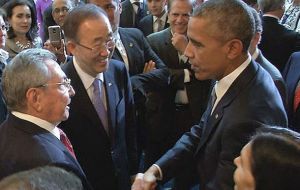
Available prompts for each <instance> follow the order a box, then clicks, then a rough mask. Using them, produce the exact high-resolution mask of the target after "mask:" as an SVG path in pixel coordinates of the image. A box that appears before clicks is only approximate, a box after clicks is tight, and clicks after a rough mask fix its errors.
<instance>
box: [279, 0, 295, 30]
mask: <svg viewBox="0 0 300 190" xmlns="http://www.w3.org/2000/svg"><path fill="white" fill-rule="evenodd" d="M280 23H281V24H283V25H284V26H285V27H286V28H287V29H290V30H294V31H295V32H298V33H300V0H291V1H290V2H288V1H286V3H285V11H284V13H283V16H282V18H281V20H280Z"/></svg>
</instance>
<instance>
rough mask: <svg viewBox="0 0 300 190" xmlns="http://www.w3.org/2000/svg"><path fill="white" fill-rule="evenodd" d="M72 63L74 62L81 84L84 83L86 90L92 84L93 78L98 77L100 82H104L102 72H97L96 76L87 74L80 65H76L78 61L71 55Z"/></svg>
mask: <svg viewBox="0 0 300 190" xmlns="http://www.w3.org/2000/svg"><path fill="white" fill-rule="evenodd" d="M73 63H74V67H75V70H76V71H77V73H78V75H79V77H80V79H81V81H82V83H83V85H84V88H85V89H86V90H87V89H88V88H90V87H91V86H92V85H93V82H94V80H95V78H98V79H100V80H101V81H102V82H104V76H103V73H98V75H97V76H96V77H93V76H91V75H89V74H87V73H86V72H84V71H83V70H82V69H81V68H80V66H79V65H78V62H77V60H76V57H75V56H73Z"/></svg>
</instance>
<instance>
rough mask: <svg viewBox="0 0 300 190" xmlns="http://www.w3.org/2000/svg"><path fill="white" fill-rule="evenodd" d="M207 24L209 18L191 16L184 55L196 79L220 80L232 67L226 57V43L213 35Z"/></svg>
mask: <svg viewBox="0 0 300 190" xmlns="http://www.w3.org/2000/svg"><path fill="white" fill-rule="evenodd" d="M209 24H211V23H210V21H209V20H207V19H203V18H196V17H192V18H191V19H190V21H189V24H188V31H187V36H188V38H189V43H188V45H187V47H186V49H185V55H186V56H187V57H188V58H189V61H190V63H191V65H192V69H193V71H194V72H195V76H196V78H197V79H198V80H206V79H216V80H220V79H222V78H223V77H224V76H226V75H227V74H229V73H230V72H231V70H230V69H232V68H231V65H230V60H228V59H227V53H228V46H229V45H228V43H227V42H222V41H220V40H218V39H217V38H216V37H213V35H212V34H210V32H209V31H208V25H209Z"/></svg>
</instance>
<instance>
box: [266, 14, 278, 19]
mask: <svg viewBox="0 0 300 190" xmlns="http://www.w3.org/2000/svg"><path fill="white" fill-rule="evenodd" d="M263 16H264V17H272V18H276V19H277V20H279V17H277V16H275V15H271V14H264V15H263Z"/></svg>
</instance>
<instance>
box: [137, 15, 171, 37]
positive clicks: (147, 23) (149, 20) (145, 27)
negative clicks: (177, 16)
mask: <svg viewBox="0 0 300 190" xmlns="http://www.w3.org/2000/svg"><path fill="white" fill-rule="evenodd" d="M167 21H168V17H167V18H166V22H165V24H164V29H166V28H168V27H169V23H168V22H167ZM138 29H140V30H141V31H142V32H143V33H144V36H148V35H149V34H152V33H153V15H152V14H149V15H147V16H145V17H144V18H142V19H141V20H140V22H139V25H138Z"/></svg>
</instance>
